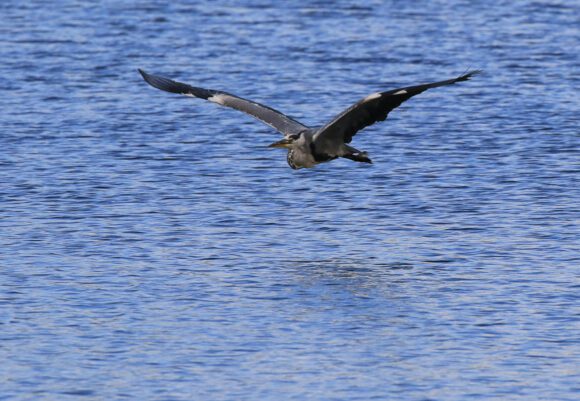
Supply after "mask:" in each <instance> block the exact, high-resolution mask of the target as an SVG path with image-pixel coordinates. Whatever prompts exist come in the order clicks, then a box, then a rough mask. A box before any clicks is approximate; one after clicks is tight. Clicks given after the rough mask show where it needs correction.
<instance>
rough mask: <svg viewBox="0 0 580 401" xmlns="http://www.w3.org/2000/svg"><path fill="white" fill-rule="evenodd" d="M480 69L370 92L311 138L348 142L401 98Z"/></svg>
mask: <svg viewBox="0 0 580 401" xmlns="http://www.w3.org/2000/svg"><path fill="white" fill-rule="evenodd" d="M480 72H481V71H480V70H475V71H471V72H468V73H466V74H463V75H461V76H459V77H457V78H454V79H449V80H447V81H440V82H433V83H430V84H423V85H416V86H407V87H405V88H399V89H393V90H390V91H386V92H377V93H373V94H371V95H369V96H367V97H365V98H364V99H362V100H361V101H359V102H358V103H355V104H354V105H352V106H351V107H349V108H348V109H346V110H345V111H343V112H342V113H340V114H339V115H338V116H336V117H335V118H334V119H333V120H332V121H331V122H329V123H328V124H326V125H325V126H324V127H322V128H321V129H320V130H318V132H317V133H316V135H315V136H314V142H315V143H316V142H318V143H321V142H326V141H337V140H342V141H344V143H350V141H351V140H352V137H353V136H354V135H355V134H356V133H357V132H358V131H360V130H362V129H363V128H365V127H368V126H369V125H372V124H374V123H376V122H377V121H383V120H385V119H386V118H387V115H388V114H389V112H390V111H391V110H393V109H395V108H397V107H399V106H400V105H401V103H403V102H404V101H405V100H407V99H410V98H412V97H413V96H415V95H418V94H419V93H421V92H424V91H426V90H427V89H431V88H436V87H438V86H444V85H451V84H454V83H456V82H461V81H467V80H468V79H469V78H471V77H472V76H474V75H475V74H479V73H480Z"/></svg>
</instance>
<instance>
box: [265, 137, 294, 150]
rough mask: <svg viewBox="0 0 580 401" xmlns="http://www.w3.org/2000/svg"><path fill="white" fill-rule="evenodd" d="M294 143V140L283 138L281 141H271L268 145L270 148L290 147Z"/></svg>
mask: <svg viewBox="0 0 580 401" xmlns="http://www.w3.org/2000/svg"><path fill="white" fill-rule="evenodd" d="M291 144H292V141H291V140H289V139H286V138H284V139H282V140H281V141H278V142H274V143H271V144H270V145H268V147H269V148H289V147H290V145H291Z"/></svg>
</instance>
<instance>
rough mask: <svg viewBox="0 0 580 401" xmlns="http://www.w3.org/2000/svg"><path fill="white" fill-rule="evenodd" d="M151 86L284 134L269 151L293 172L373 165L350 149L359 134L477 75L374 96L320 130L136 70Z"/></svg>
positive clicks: (233, 98) (257, 106) (232, 97)
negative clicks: (282, 151)
mask: <svg viewBox="0 0 580 401" xmlns="http://www.w3.org/2000/svg"><path fill="white" fill-rule="evenodd" d="M139 72H140V73H141V75H142V76H143V78H144V79H145V81H147V83H149V84H150V85H151V86H153V87H155V88H158V89H161V90H164V91H167V92H172V93H178V94H181V95H185V96H190V97H197V98H201V99H205V100H208V101H210V102H213V103H216V104H219V105H221V106H227V107H231V108H234V109H236V110H240V111H243V112H245V113H247V114H250V115H251V116H253V117H255V118H257V119H258V120H260V121H262V122H264V123H265V124H268V125H269V126H271V127H272V128H274V129H276V130H278V131H280V132H281V133H282V134H284V139H282V140H281V141H278V142H275V143H273V144H271V145H270V147H276V148H287V149H288V156H287V161H288V164H289V165H290V167H292V168H293V169H300V168H311V167H314V166H316V165H317V164H319V163H323V162H327V161H330V160H334V159H336V158H339V157H343V158H346V159H350V160H353V161H357V162H363V163H372V162H371V160H370V159H369V158H368V156H367V153H366V152H361V151H359V150H357V149H355V148H353V147H352V146H350V145H349V143H350V141H351V140H352V137H353V136H354V135H355V134H356V133H357V132H358V131H360V130H362V129H363V128H365V127H368V126H369V125H372V124H374V123H375V122H377V121H383V120H385V119H386V118H387V116H388V114H389V112H390V111H391V110H393V109H395V108H396V107H398V106H399V105H400V104H401V103H403V102H404V101H405V100H407V99H409V98H411V97H413V96H415V95H418V94H419V93H422V92H424V91H426V90H427V89H430V88H435V87H438V86H444V85H451V84H454V83H456V82H460V81H466V80H468V79H469V78H471V77H472V76H473V75H475V74H477V73H479V72H480V71H477V70H476V71H472V72H470V73H467V74H463V75H461V76H459V77H458V78H455V79H449V80H446V81H440V82H434V83H430V84H423V85H416V86H409V87H405V88H399V89H394V90H390V91H385V92H377V93H373V94H371V95H369V96H367V97H365V98H364V99H362V100H360V101H359V102H358V103H355V104H354V105H352V106H351V107H349V108H348V109H346V110H345V111H343V112H342V113H340V114H339V115H338V116H336V117H335V118H334V119H332V120H331V121H330V122H329V123H328V124H326V125H325V126H323V127H321V128H310V127H308V126H306V125H303V124H301V123H299V122H298V121H296V120H294V119H292V118H290V117H288V116H286V115H285V114H282V113H280V112H279V111H277V110H274V109H272V108H270V107H268V106H265V105H262V104H260V103H256V102H253V101H251V100H247V99H243V98H240V97H237V96H235V95H232V94H229V93H227V92H222V91H216V90H211V89H203V88H197V87H193V86H190V85H187V84H183V83H180V82H176V81H172V80H170V79H167V78H163V77H159V76H155V75H151V74H147V73H146V72H144V71H142V70H139Z"/></svg>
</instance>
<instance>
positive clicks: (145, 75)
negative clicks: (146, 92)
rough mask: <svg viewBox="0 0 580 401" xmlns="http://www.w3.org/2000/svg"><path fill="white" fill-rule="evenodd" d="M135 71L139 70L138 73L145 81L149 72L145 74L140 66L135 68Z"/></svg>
mask: <svg viewBox="0 0 580 401" xmlns="http://www.w3.org/2000/svg"><path fill="white" fill-rule="evenodd" d="M137 71H139V74H141V76H142V77H143V79H144V80H145V81H147V77H148V76H149V74H147V73H146V72H145V71H143V70H142V69H141V68H137Z"/></svg>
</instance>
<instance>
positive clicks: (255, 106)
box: [139, 69, 308, 135]
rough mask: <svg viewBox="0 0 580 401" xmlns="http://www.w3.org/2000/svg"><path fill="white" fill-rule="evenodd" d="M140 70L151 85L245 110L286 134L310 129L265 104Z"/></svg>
mask: <svg viewBox="0 0 580 401" xmlns="http://www.w3.org/2000/svg"><path fill="white" fill-rule="evenodd" d="M139 72H140V73H141V75H142V76H143V79H144V80H145V81H146V82H147V83H148V84H149V85H151V86H153V87H155V88H157V89H161V90H164V91H166V92H171V93H178V94H180V95H185V96H190V97H198V98H200V99H205V100H209V101H210V102H213V103H216V104H219V105H222V106H226V107H231V108H233V109H236V110H239V111H243V112H244V113H248V114H250V115H251V116H253V117H255V118H257V119H258V120H260V121H262V122H263V123H265V124H268V125H269V126H270V127H272V128H274V129H276V130H278V131H280V132H281V133H283V134H285V135H292V134H298V133H299V132H301V131H304V130H306V129H308V127H306V126H304V125H302V124H300V123H299V122H298V121H295V120H293V119H292V118H290V117H288V116H286V115H284V114H282V113H280V112H279V111H277V110H274V109H273V108H271V107H268V106H264V105H263V104H260V103H256V102H253V101H251V100H248V99H243V98H241V97H238V96H234V95H232V94H230V93H227V92H222V91H217V90H212V89H203V88H196V87H194V86H190V85H187V84H183V83H181V82H176V81H172V80H171V79H167V78H163V77H160V76H156V75H151V74H148V73H146V72H145V71H143V70H141V69H139Z"/></svg>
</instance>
